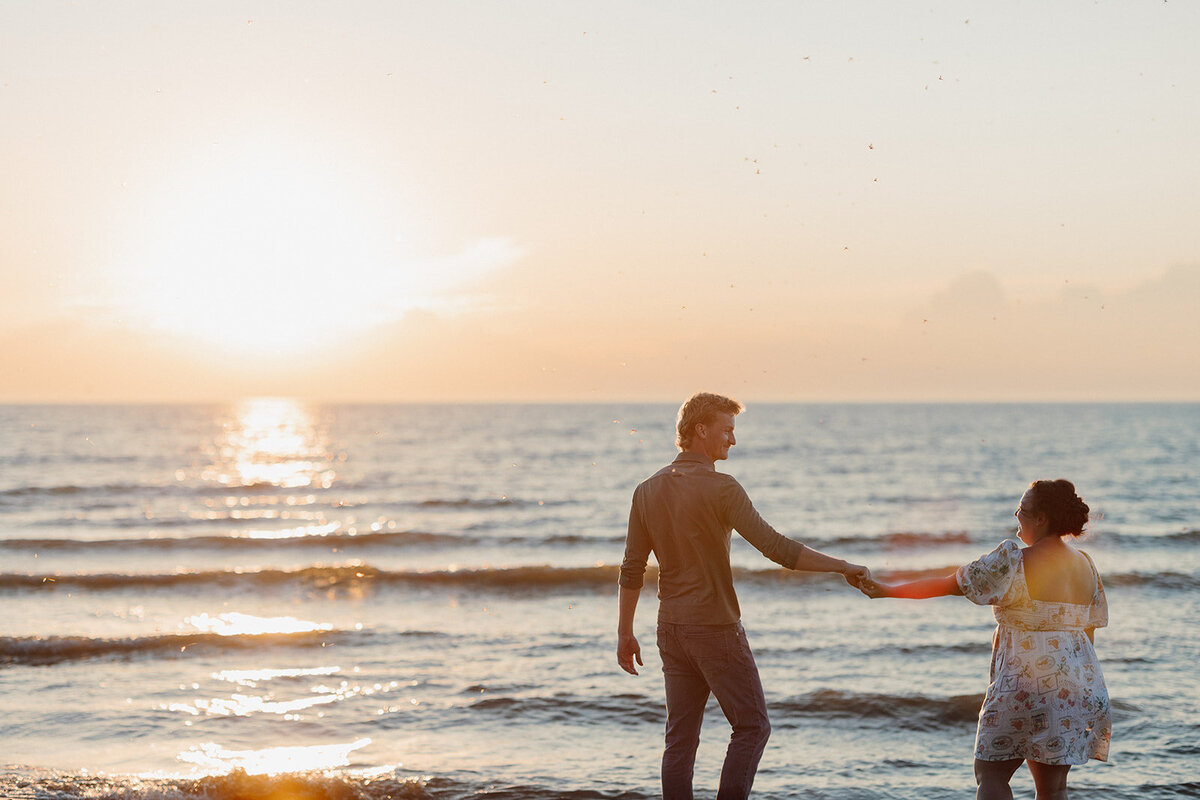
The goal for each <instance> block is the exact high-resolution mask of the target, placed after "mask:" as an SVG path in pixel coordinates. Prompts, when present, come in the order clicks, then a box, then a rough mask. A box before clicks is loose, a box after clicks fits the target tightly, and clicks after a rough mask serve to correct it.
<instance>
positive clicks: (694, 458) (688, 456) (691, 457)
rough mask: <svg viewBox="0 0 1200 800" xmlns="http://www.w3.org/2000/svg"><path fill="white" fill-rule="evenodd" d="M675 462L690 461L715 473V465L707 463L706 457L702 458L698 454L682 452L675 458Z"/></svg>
mask: <svg viewBox="0 0 1200 800" xmlns="http://www.w3.org/2000/svg"><path fill="white" fill-rule="evenodd" d="M675 460H676V461H677V462H678V461H691V462H694V463H696V464H700V465H702V466H705V467H708V468H709V469H711V470H712V471H713V472H716V471H717V467H716V465H715V464H713V462H711V461H709V460H708V458H707V457H705V456H702V455H700V454H699V453H689V452H688V451H686V450H684V451H683V452H682V453H680V454H679V455H677V456H675Z"/></svg>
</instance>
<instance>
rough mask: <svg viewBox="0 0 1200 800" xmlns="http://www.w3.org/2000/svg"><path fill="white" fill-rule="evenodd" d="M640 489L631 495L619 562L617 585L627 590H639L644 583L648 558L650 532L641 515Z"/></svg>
mask: <svg viewBox="0 0 1200 800" xmlns="http://www.w3.org/2000/svg"><path fill="white" fill-rule="evenodd" d="M640 491H641V487H639V488H638V490H637V491H635V492H634V493H633V505H632V506H630V508H629V530H628V531H627V532H626V534H625V558H623V559H622V560H621V577H620V578H619V579H618V581H617V582H618V583H619V584H620V585H621V586H624V587H626V588H629V589H640V588H642V584H643V582H644V581H645V576H646V561H647V560H648V559H649V558H650V531H649V530H647V528H646V521H645V518H644V517H643V515H642V509H641V504H640V503H639V502H638V496H639V493H640Z"/></svg>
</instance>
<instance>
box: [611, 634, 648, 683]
mask: <svg viewBox="0 0 1200 800" xmlns="http://www.w3.org/2000/svg"><path fill="white" fill-rule="evenodd" d="M634 659H636V660H637V663H638V666H639V667H640V666H642V648H641V647H640V646H639V645H638V640H637V637H636V636H634V635H633V634H632V633H619V634H617V664H618V665H620V667H621V669H623V670H625V671H626V672H628V673H629V674H630V675H637V674H638V671H637V670H636V669H635V668H634V666H633V662H634Z"/></svg>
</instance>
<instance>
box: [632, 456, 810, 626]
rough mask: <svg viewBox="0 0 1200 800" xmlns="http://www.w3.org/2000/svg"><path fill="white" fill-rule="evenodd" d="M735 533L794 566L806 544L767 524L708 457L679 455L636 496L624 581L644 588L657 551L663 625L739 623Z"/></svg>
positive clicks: (643, 484) (776, 559)
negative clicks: (651, 558) (733, 555)
mask: <svg viewBox="0 0 1200 800" xmlns="http://www.w3.org/2000/svg"><path fill="white" fill-rule="evenodd" d="M735 529H736V530H737V532H738V533H739V534H741V536H742V538H744V539H745V540H746V541H748V542H750V544H752V545H754V546H755V547H756V548H758V550H759V551H760V552H762V554H763V555H764V556H766V557H767V558H769V559H771V560H772V561H774V562H775V563H777V564H779V565H781V566H784V567H787V568H788V569H792V568H793V567H794V566H795V564H796V559H797V558H799V556H800V552H801V550H802V548H803V547H804V545H802V544H800V543H799V542H797V541H795V540H793V539H789V538H788V537H786V536H784V535H782V534H780V533H779V532H778V531H776V530H775V529H774V528H772V527H771V526H770V525H768V524H767V523H766V521H765V520H764V519H763V518H762V517H761V516H759V513H758V512H757V511H756V510H755V509H754V504H753V503H751V502H750V497H749V496H748V495H747V494H746V490H745V489H743V488H742V485H741V484H740V483H738V482H737V480H736V479H735V478H734V477H733V476H732V475H726V474H724V473H722V472H717V471H716V470H715V469H714V468H713V465H712V462H710V461H709V460H708V459H707V458H705V457H704V456H701V455H698V454H695V453H680V454H679V456H678V457H677V458H676V459H675V461H673V462H672V463H670V464H668V465H667V466H665V467H663V468H662V469H661V470H659V471H658V472H656V473H655V474H654V475H652V476H650V477H649V478H647V479H646V480H644V481H642V482H641V483H640V484H638V487H637V489H635V490H634V492H633V507H632V508H631V509H630V511H629V531H628V533H627V535H626V538H625V558H624V560H623V561H622V562H621V577H620V584H621V586H624V587H628V588H632V589H640V588H641V586H642V583H643V579H644V576H645V572H646V561H647V559H648V558H649V555H650V552H651V551H653V552H654V555H655V558H656V559H657V560H658V600H659V603H658V619H659V621H660V622H673V623H683V624H709V625H717V624H728V623H731V622H737V621H739V620H740V619H741V609H740V608H739V606H738V601H737V594H736V593H735V592H734V590H733V570H732V568H731V567H730V564H729V543H730V532H731V531H732V530H735Z"/></svg>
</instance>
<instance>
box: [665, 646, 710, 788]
mask: <svg viewBox="0 0 1200 800" xmlns="http://www.w3.org/2000/svg"><path fill="white" fill-rule="evenodd" d="M677 628H678V626H675V625H670V624H663V625H659V626H658V653H659V657H660V658H661V659H662V668H663V680H664V683H665V684H666V695H667V734H666V745H665V746H664V748H663V757H662V787H663V800H692V772H693V770H694V769H695V766H696V748H697V747H698V746H699V744H700V725H701V723H703V722H704V706H705V705H706V704H707V703H708V694H709V690H708V683H706V682H705V680H704V676H703V675H701V674H700V673H699V671H697V669H696V668H695V666H694V665H693V664H692V660H691V658H690V657H689V656H688V653H687V651H686V649H685V647H684V644H683V643H682V642H680V640H679V638H678V636H677V635H676V629H677Z"/></svg>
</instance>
